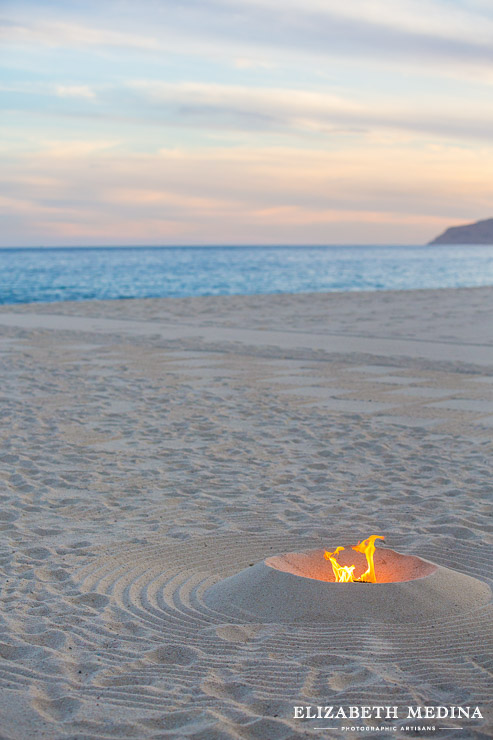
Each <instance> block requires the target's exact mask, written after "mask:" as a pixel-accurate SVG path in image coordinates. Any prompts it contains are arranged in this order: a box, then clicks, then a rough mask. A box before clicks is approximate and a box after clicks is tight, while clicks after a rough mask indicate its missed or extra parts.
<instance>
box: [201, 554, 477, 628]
mask: <svg viewBox="0 0 493 740" xmlns="http://www.w3.org/2000/svg"><path fill="white" fill-rule="evenodd" d="M323 552H324V551H323V550H310V551H308V552H305V553H287V554H285V555H277V556H273V557H270V558H267V559H266V560H264V561H263V562H260V563H257V564H256V565H254V566H253V567H249V568H245V569H244V570H242V571H241V572H239V573H237V574H236V575H234V576H230V577H229V578H226V579H225V580H223V581H220V582H219V583H216V584H215V585H214V586H212V587H211V588H210V589H208V591H207V592H206V593H205V594H204V601H205V603H206V604H207V605H208V606H209V607H211V608H214V609H216V610H217V611H221V612H223V613H226V614H230V615H234V616H237V617H238V616H240V615H248V616H250V617H251V616H255V617H256V618H257V619H260V620H262V621H267V622H282V623H292V622H306V623H317V622H320V621H325V622H327V621H336V622H338V623H340V624H344V623H348V622H358V621H364V620H368V619H371V620H373V621H378V622H392V623H403V622H407V623H409V622H429V621H433V620H435V619H440V618H446V617H450V615H451V614H459V613H460V614H464V613H467V612H471V611H473V610H474V609H476V608H478V607H480V606H483V605H485V604H487V603H488V602H489V601H490V599H491V590H490V588H489V587H488V586H487V585H486V584H484V583H482V582H481V581H479V580H477V579H476V578H472V577H471V576H467V575H464V574H463V573H458V572H457V571H454V570H450V569H449V568H444V567H442V566H438V565H435V564H434V563H431V562H430V561H427V560H423V559H421V558H418V557H415V556H407V555H402V554H401V553H398V552H395V551H394V550H389V549H386V550H383V549H380V550H377V551H376V553H375V570H376V573H377V576H378V578H379V580H382V581H383V582H380V583H376V584H370V583H334V582H333V575H332V573H331V572H330V571H331V569H330V567H327V566H328V564H327V563H326V561H325V560H324V557H323ZM342 560H343V558H342V557H341V559H340V561H341V562H342ZM363 560H364V558H363ZM360 569H362V566H361V568H360ZM356 572H358V571H356Z"/></svg>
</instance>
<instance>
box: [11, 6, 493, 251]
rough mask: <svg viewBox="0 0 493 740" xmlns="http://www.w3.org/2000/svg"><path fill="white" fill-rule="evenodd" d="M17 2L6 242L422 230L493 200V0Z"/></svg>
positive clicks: (234, 238)
mask: <svg viewBox="0 0 493 740" xmlns="http://www.w3.org/2000/svg"><path fill="white" fill-rule="evenodd" d="M0 17H1V34H2V47H3V50H2V53H1V59H0V62H1V66H2V76H1V80H2V81H1V82H0V88H1V97H2V108H3V115H2V123H1V133H2V137H1V144H0V147H1V153H0V157H1V162H0V182H1V188H0V212H1V222H2V228H1V232H0V234H1V236H0V244H1V246H26V245H35V246H36V245H45V246H50V245H55V246H57V245H104V244H111V245H127V244H149V245H151V244H153V245H154V244H156V245H158V244H177V245H181V244H351V243H354V244H413V243H417V244H419V243H423V242H426V241H428V240H429V239H431V238H432V237H433V236H435V235H436V234H437V233H439V232H440V231H442V230H443V229H444V228H445V227H447V226H449V225H454V224H459V223H464V222H467V221H474V220H477V219H480V218H488V217H492V216H493V177H492V173H493V138H492V137H493V135H492V132H493V3H492V2H491V0H371V2H369V0H347V1H346V2H341V0H179V1H178V0H174V1H173V2H168V1H167V0H155V1H151V0H140V2H139V3H136V2H130V1H128V2H123V1H122V2H118V1H115V2H112V1H111V0H106V1H105V2H101V1H99V2H93V0H79V1H74V2H69V3H68V2H66V0H64V2H55V1H54V2H43V0H36V1H35V2H23V0H16V2H10V1H9V0H7V2H5V1H4V2H3V4H2V5H1V6H0Z"/></svg>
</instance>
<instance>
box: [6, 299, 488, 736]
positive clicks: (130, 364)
mask: <svg viewBox="0 0 493 740" xmlns="http://www.w3.org/2000/svg"><path fill="white" fill-rule="evenodd" d="M492 303H493V289H488V288H479V289H470V290H468V289H464V290H441V291H415V292H406V293H404V292H403V293H373V294H352V295H348V294H346V295H337V294H329V295H322V294H320V295H301V296H250V297H228V298H222V297H218V298H197V299H175V300H148V301H115V302H108V303H104V302H101V303H97V302H95V303H88V304H84V303H80V304H75V303H72V304H68V303H67V304H52V305H42V306H41V305H36V306H34V305H30V306H15V307H13V306H5V307H3V309H2V310H1V311H0V363H1V367H2V388H1V391H0V392H1V396H2V410H3V429H2V452H1V463H2V465H1V471H0V475H1V488H0V530H1V532H2V538H1V544H0V567H1V569H2V581H1V584H2V589H1V595H0V597H1V607H0V630H1V634H0V689H1V691H0V738H2V740H14V739H15V740H18V739H19V740H20V739H21V738H22V740H24V738H26V739H27V738H49V739H51V738H72V739H73V740H75V739H76V738H77V740H86V739H87V740H89V739H94V740H95V739H96V738H98V739H99V738H108V739H109V738H137V739H138V740H140V739H141V738H142V739H145V738H180V737H187V738H196V739H200V740H201V739H202V738H204V740H219V739H222V738H242V739H247V740H250V739H251V740H254V739H255V740H257V739H264V738H265V739H266V740H270V739H271V738H272V740H275V739H277V738H279V739H288V738H298V737H334V738H338V737H353V736H354V737H356V736H361V734H362V733H361V732H360V733H351V732H341V731H340V729H331V730H317V729H315V727H318V726H320V723H318V722H317V721H307V722H302V721H300V720H294V719H293V706H294V705H295V704H297V705H299V704H312V705H313V704H315V705H316V704H323V705H329V704H334V705H337V706H339V705H343V706H347V705H348V704H362V703H364V704H386V705H400V706H401V705H402V706H407V705H408V704H413V705H415V704H422V705H426V704H433V705H436V704H438V705H450V704H460V705H477V704H478V705H480V707H481V709H482V711H483V714H484V715H485V718H484V719H483V720H480V721H479V722H469V723H468V722H465V721H462V722H457V721H447V720H445V721H441V722H436V721H435V723H434V724H435V725H436V726H440V727H445V728H451V729H441V730H439V731H438V732H437V733H436V735H435V736H436V737H440V738H449V737H453V738H457V737H460V738H461V740H462V738H482V737H491V736H493V722H492V716H491V710H488V700H489V699H490V698H491V696H492V693H493V676H492V668H493V665H492V664H493V660H492V655H493V653H492V647H493V646H492V635H493V629H492V628H493V610H492V607H491V604H488V605H481V606H479V607H478V606H473V605H471V610H470V611H467V609H466V610H465V611H461V612H460V613H450V614H449V615H448V616H447V617H446V618H445V619H443V620H441V621H439V622H438V621H436V620H429V619H428V620H427V619H426V618H424V619H423V620H422V621H419V622H413V623H412V624H407V625H405V627H403V625H401V624H395V623H393V622H392V621H390V622H389V621H386V620H382V618H381V617H379V619H376V620H371V619H365V616H364V615H362V622H361V624H360V625H358V627H357V628H355V625H354V624H345V622H344V618H343V617H342V618H341V619H340V620H338V621H334V622H333V623H320V624H286V623H280V622H274V623H270V622H263V621H259V620H256V619H255V618H254V617H251V618H245V615H244V614H242V615H237V616H235V615H234V614H231V613H228V614H225V613H222V612H221V611H218V610H217V609H215V608H214V607H213V605H211V604H210V603H209V602H208V601H207V599H206V598H204V594H205V593H206V591H207V589H208V588H210V587H211V586H212V585H213V584H215V583H217V582H218V581H220V580H221V579H223V578H225V577H227V576H230V575H233V574H235V573H237V572H238V571H240V570H242V569H243V568H248V567H249V566H250V565H252V564H255V563H257V562H259V561H261V560H263V559H264V558H266V557H268V556H269V555H272V554H275V553H282V552H287V551H292V550H303V549H311V548H317V547H325V546H329V545H331V546H334V545H337V544H339V543H340V542H348V541H351V540H355V541H356V540H357V539H361V538H362V537H365V536H367V535H368V534H370V533H379V534H385V535H386V542H385V544H386V546H388V547H391V548H394V549H396V550H399V551H401V552H407V553H412V554H417V555H420V556H422V557H424V558H427V559H429V560H432V561H433V562H435V563H437V564H439V565H442V566H444V567H446V568H452V569H455V570H457V571H460V572H461V573H464V574H466V575H469V576H472V577H474V578H476V579H479V580H480V581H482V582H484V583H487V584H489V585H492V583H493V568H492V555H493V538H492V536H491V521H492V519H491V500H492V483H491V459H492V449H491V448H492V445H491V433H492V427H493V331H492V323H493V322H492V321H491V307H492ZM369 588H372V587H369ZM326 724H327V722H323V723H322V725H326ZM330 724H331V725H333V726H334V727H335V726H336V725H337V727H339V726H340V724H341V723H340V722H336V723H333V722H332V723H330ZM458 726H461V727H462V728H463V729H462V730H459V731H458V730H455V729H453V728H454V727H458ZM364 734H365V735H370V734H371V736H372V737H389V736H390V733H388V732H386V733H384V734H382V733H377V732H372V733H369V732H368V733H364ZM413 734H414V735H416V733H413ZM400 736H405V735H404V734H403V733H400V734H399V737H400ZM421 736H423V734H422V735H421ZM424 736H426V733H425V734H424Z"/></svg>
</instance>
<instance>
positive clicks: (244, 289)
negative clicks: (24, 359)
mask: <svg viewBox="0 0 493 740" xmlns="http://www.w3.org/2000/svg"><path fill="white" fill-rule="evenodd" d="M476 285H493V246H415V247H408V246H406V247H403V246H395V247H393V246H385V247H379V246H328V247H87V248H86V247H84V248H81V247H71V248H41V247H40V248H29V249H21V248H19V249H0V303H26V302H34V301H44V302H46V301H82V300H93V299H112V298H150V297H166V296H195V295H229V294H252V293H301V292H310V291H316V292H319V291H354V290H409V289H413V288H451V287H465V286H476Z"/></svg>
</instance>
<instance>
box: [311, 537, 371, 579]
mask: <svg viewBox="0 0 493 740" xmlns="http://www.w3.org/2000/svg"><path fill="white" fill-rule="evenodd" d="M383 539H385V538H384V537H382V535H379V534H372V535H371V537H368V539H366V540H363V541H362V542H358V544H357V545H353V546H352V547H351V549H352V550H356V552H361V553H363V555H364V556H365V557H366V563H367V566H368V567H367V569H366V570H365V572H364V573H363V574H362V575H361V576H360V577H359V578H355V577H354V575H353V572H354V569H355V567H356V566H355V565H339V563H338V562H337V559H336V558H337V555H338V554H339V553H340V552H342V550H344V547H338V548H337V549H336V550H334V552H328V551H325V553H324V557H325V559H326V560H328V561H329V562H330V564H331V565H332V570H333V571H334V579H335V582H336V583H376V582H377V577H376V575H375V565H374V564H373V555H374V554H375V540H383Z"/></svg>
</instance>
